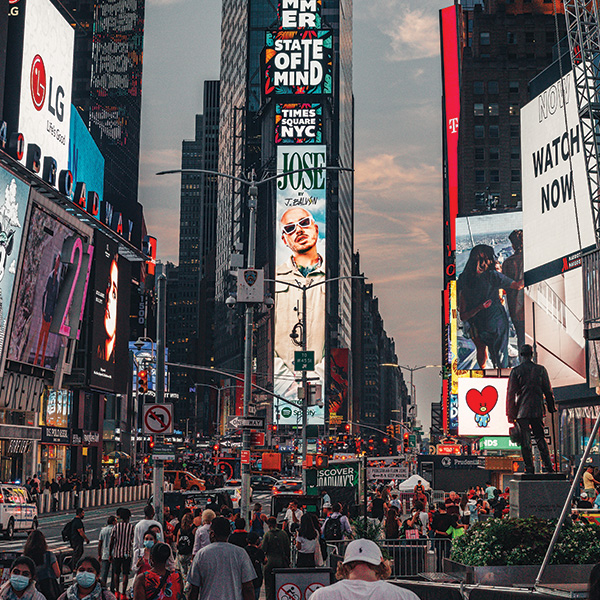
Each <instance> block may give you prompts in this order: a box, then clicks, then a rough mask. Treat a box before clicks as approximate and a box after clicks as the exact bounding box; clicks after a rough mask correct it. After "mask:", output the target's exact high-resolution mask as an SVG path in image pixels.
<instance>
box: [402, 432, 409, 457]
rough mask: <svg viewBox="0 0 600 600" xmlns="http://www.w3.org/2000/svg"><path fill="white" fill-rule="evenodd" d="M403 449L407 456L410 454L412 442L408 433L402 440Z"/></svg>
mask: <svg viewBox="0 0 600 600" xmlns="http://www.w3.org/2000/svg"><path fill="white" fill-rule="evenodd" d="M402 448H403V449H404V453H405V454H408V453H409V452H410V441H409V439H408V432H406V433H405V434H404V438H403V440H402Z"/></svg>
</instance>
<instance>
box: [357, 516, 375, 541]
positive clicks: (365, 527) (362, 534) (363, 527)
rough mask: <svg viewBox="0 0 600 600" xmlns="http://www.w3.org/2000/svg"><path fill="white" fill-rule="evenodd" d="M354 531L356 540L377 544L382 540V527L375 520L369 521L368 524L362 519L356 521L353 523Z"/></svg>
mask: <svg viewBox="0 0 600 600" xmlns="http://www.w3.org/2000/svg"><path fill="white" fill-rule="evenodd" d="M352 531H353V532H354V539H355V540H358V539H361V538H363V539H366V540H372V541H373V542H377V543H378V542H379V540H381V532H382V529H381V525H380V524H379V522H378V521H376V520H375V519H367V521H366V523H365V520H364V518H362V517H358V518H357V519H354V520H353V521H352Z"/></svg>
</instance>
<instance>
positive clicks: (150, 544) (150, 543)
mask: <svg viewBox="0 0 600 600" xmlns="http://www.w3.org/2000/svg"><path fill="white" fill-rule="evenodd" d="M153 546H154V540H144V548H152V547H153Z"/></svg>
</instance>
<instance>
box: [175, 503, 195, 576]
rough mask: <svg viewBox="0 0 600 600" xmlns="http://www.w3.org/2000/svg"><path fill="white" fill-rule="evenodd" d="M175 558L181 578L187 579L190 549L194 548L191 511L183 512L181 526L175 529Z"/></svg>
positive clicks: (190, 556)
mask: <svg viewBox="0 0 600 600" xmlns="http://www.w3.org/2000/svg"><path fill="white" fill-rule="evenodd" d="M175 547H176V548H177V560H178V562H179V569H180V571H181V573H182V575H183V578H184V579H185V580H187V576H188V572H189V570H190V565H191V564H192V550H193V549H194V518H193V517H192V513H189V512H188V513H185V515H183V518H182V519H181V526H180V527H179V530H178V531H177V538H176V545H175Z"/></svg>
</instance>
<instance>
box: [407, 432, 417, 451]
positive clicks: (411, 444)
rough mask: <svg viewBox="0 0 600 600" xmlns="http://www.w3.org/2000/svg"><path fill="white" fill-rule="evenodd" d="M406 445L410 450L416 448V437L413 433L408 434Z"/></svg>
mask: <svg viewBox="0 0 600 600" xmlns="http://www.w3.org/2000/svg"><path fill="white" fill-rule="evenodd" d="M408 445H409V447H411V448H416V447H417V436H416V435H415V434H414V433H411V434H409V436H408Z"/></svg>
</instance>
